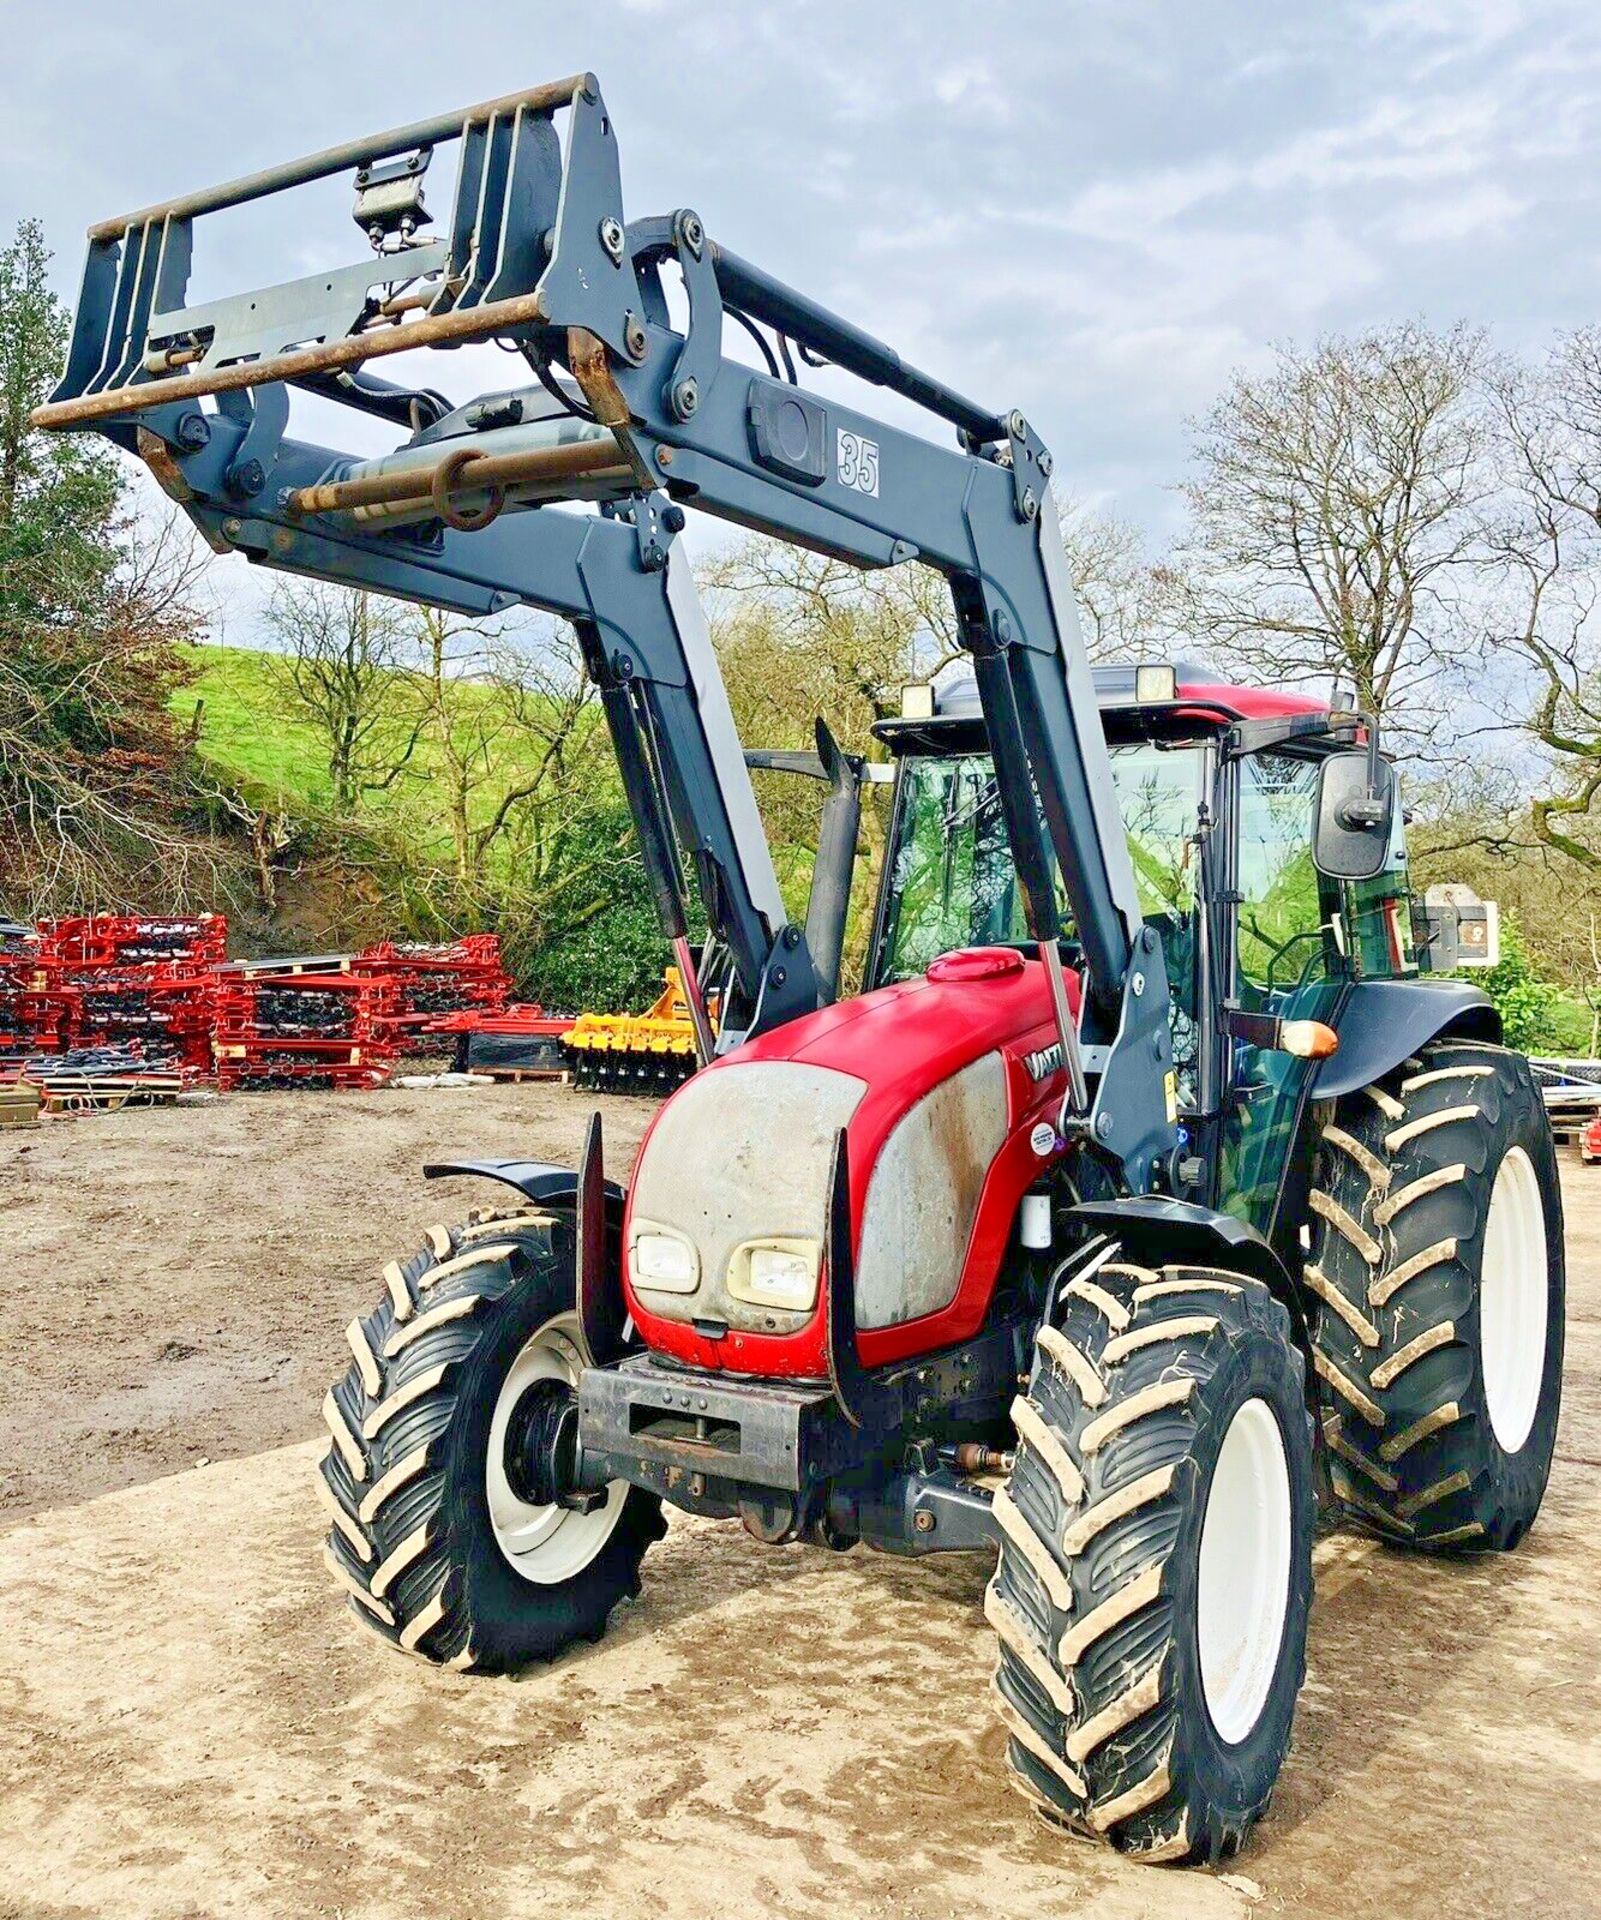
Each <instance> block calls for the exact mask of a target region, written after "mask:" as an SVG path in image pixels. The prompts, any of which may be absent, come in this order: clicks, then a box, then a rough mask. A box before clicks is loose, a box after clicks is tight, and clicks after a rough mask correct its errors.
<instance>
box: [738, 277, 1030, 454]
mask: <svg viewBox="0 0 1601 1920" xmlns="http://www.w3.org/2000/svg"><path fill="white" fill-rule="evenodd" d="M712 258H713V260H714V261H715V262H716V263H717V285H718V288H719V289H720V291H721V292H722V296H723V299H724V300H725V301H726V302H727V303H728V305H729V306H731V307H738V308H740V309H741V310H742V311H743V312H747V313H749V314H750V315H751V317H752V318H753V319H756V320H765V321H766V322H767V324H768V325H769V326H770V327H776V328H777V329H778V330H779V332H780V333H784V334H787V335H788V336H789V337H790V339H792V340H798V341H799V342H800V343H801V345H802V346H806V347H810V348H811V350H812V352H813V353H820V354H822V355H824V356H825V357H826V358H827V359H829V360H832V361H833V363H834V365H835V366H837V367H843V368H844V369H845V371H846V372H847V373H854V374H855V375H856V376H857V378H858V379H861V380H867V381H870V382H871V383H872V385H874V386H877V387H889V388H892V389H893V390H894V391H895V392H896V393H901V394H904V395H905V396H906V398H907V399H908V400H913V401H915V402H916V403H917V405H918V406H920V407H927V408H928V410H929V411H930V412H931V413H937V414H938V415H939V416H940V418H941V419H942V420H949V421H950V422H951V423H952V424H953V425H954V426H958V427H960V428H961V429H962V431H963V432H964V433H970V434H972V435H973V436H974V437H975V439H978V440H1004V439H1005V438H1006V422H1005V421H1004V420H1003V419H1002V418H1001V417H1000V415H999V414H996V413H992V412H991V411H990V410H989V408H988V407H981V406H980V405H979V404H978V402H977V401H976V400H968V399H966V398H965V397H964V396H963V395H962V394H959V393H958V392H957V391H956V390H955V388H954V387H948V386H946V385H945V383H944V381H942V380H936V379H934V377H933V376H932V375H931V374H927V373H921V372H919V371H918V369H917V368H916V367H909V366H907V364H906V362H905V361H904V360H902V358H901V357H900V355H899V354H898V353H897V352H896V351H895V349H894V348H893V347H890V346H886V345H885V344H884V342H883V341H882V340H875V339H874V338H873V336H872V335H871V334H870V333H864V332H863V331H862V329H861V328H860V327H853V326H852V325H851V323H850V322H849V321H848V320H842V319H840V317H839V315H838V314H835V313H830V312H829V310H828V308H827V307H824V306H819V305H818V303H817V302H816V301H815V300H810V299H808V298H807V296H806V295H805V294H804V293H797V292H796V291H795V289H794V288H793V287H786V286H785V285H784V283H783V281H782V280H775V279H774V278H773V276H772V275H771V274H770V273H765V272H763V270H762V269H761V268H760V267H754V266H752V265H751V263H750V262H749V261H748V260H742V259H740V257H739V255H738V254H737V253H730V252H729V251H728V249H727V248H726V247H720V246H717V245H716V244H715V243H714V244H713V246H712Z"/></svg>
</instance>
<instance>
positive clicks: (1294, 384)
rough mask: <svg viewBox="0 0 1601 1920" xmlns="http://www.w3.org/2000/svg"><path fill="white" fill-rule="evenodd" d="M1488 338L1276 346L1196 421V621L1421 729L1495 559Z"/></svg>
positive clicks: (1281, 668)
mask: <svg viewBox="0 0 1601 1920" xmlns="http://www.w3.org/2000/svg"><path fill="white" fill-rule="evenodd" d="M1485 358H1486V349H1485V343H1484V337H1483V335H1482V334H1481V333H1479V332H1477V331H1475V330H1473V329H1471V328H1468V327H1466V326H1457V327H1453V328H1452V329H1450V330H1449V331H1448V332H1444V333H1435V332H1431V331H1430V330H1429V329H1428V328H1426V327H1424V326H1422V325H1420V324H1417V323H1415V322H1409V323H1406V324H1404V325H1400V326H1393V327H1387V328H1381V329H1377V330H1374V331H1372V332H1368V333H1364V334H1360V335H1357V336H1355V337H1354V338H1350V339H1326V340H1321V341H1319V342H1318V343H1317V344H1316V345H1315V346H1314V347H1313V348H1312V349H1311V350H1310V351H1308V352H1298V351H1296V350H1294V349H1292V348H1289V347H1281V348H1279V349H1278V351H1277V353H1276V355H1275V358H1274V361H1273V364H1272V365H1271V367H1270V368H1269V369H1268V371H1267V372H1266V373H1264V374H1261V375H1253V374H1245V373H1241V374H1238V375H1236V376H1235V378H1234V380H1233V381H1232V382H1231V384H1230V386H1229V387H1228V389H1227V391H1226V392H1225V393H1224V394H1223V396H1222V397H1221V398H1220V399H1219V400H1218V401H1217V403H1216V404H1215V405H1214V406H1213V407H1212V408H1211V410H1210V411H1209V412H1208V413H1207V414H1205V415H1204V416H1203V417H1202V418H1201V419H1200V420H1199V421H1198V422H1196V423H1195V427H1194V431H1195V449H1194V461H1195V467H1194V473H1193V477H1192V478H1191V479H1190V481H1189V482H1188V484H1187V485H1186V486H1185V489H1184V492H1185V495H1186V498H1187V500H1188V503H1189V509H1190V527H1189V533H1188V537H1187V539H1186V540H1185V542H1184V543H1183V546H1182V547H1181V549H1180V556H1179V559H1180V579H1181V583H1182V589H1183V592H1182V618H1183V620H1184V622H1185V625H1186V626H1187V628H1188V631H1189V634H1190V636H1191V637H1192V638H1194V639H1195V640H1196V641H1198V642H1199V643H1201V644H1202V645H1203V646H1212V647H1216V648H1217V649H1218V651H1219V652H1220V653H1221V654H1222V655H1223V656H1224V657H1225V658H1228V659H1230V660H1231V661H1233V662H1236V663H1238V664H1240V665H1243V666H1244V667H1246V668H1247V669H1248V670H1252V671H1255V672H1258V673H1262V674H1265V675H1269V676H1272V677H1293V678H1295V679H1304V678H1306V677H1308V676H1312V675H1318V676H1324V675H1326V676H1329V677H1330V678H1337V679H1338V680H1339V681H1340V682H1341V684H1342V686H1343V688H1344V689H1345V691H1346V692H1347V693H1348V694H1354V696H1355V699H1356V702H1357V704H1358V705H1359V706H1361V707H1363V708H1365V709H1367V710H1369V711H1372V712H1375V713H1386V714H1389V715H1390V716H1391V718H1392V720H1402V719H1405V720H1407V721H1410V723H1411V724H1412V726H1413V727H1415V728H1417V727H1421V726H1422V725H1423V714H1422V708H1423V706H1424V702H1425V697H1426V695H1427V693H1428V690H1429V689H1430V688H1431V687H1432V686H1433V684H1434V683H1435V682H1436V681H1437V680H1438V679H1439V677H1440V676H1441V674H1442V673H1444V672H1445V671H1446V670H1447V669H1448V667H1449V665H1450V663H1451V662H1452V660H1453V659H1454V658H1455V657H1457V655H1458V654H1459V653H1460V652H1461V651H1462V649H1463V648H1464V647H1465V645H1466V644H1467V640H1468V630H1469V629H1470V628H1471V624H1472V623H1471V621H1467V622H1465V621H1464V619H1463V617H1462V614H1461V609H1460V597H1461V595H1462V594H1464V593H1465V592H1466V591H1467V590H1468V589H1469V587H1470V585H1471V584H1472V581H1473V579H1474V569H1475V567H1476V565H1477V562H1478V561H1479V559H1480V558H1481V548H1480V533H1481V526H1480V509H1481V506H1482V503H1483V498H1484V494H1485V491H1486V487H1487V485H1488V481H1487V476H1486V471H1485V455H1486V447H1487V439H1488V424H1487V421H1486V418H1485V408H1484V405H1483V401H1482V394H1481V388H1480V375H1481V372H1482V370H1483V367H1484V364H1485Z"/></svg>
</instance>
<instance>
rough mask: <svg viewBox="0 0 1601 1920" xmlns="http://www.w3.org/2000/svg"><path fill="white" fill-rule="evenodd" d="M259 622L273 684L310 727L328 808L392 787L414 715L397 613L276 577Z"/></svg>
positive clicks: (418, 723) (345, 809) (415, 725)
mask: <svg viewBox="0 0 1601 1920" xmlns="http://www.w3.org/2000/svg"><path fill="white" fill-rule="evenodd" d="M267 625H268V626H269V627H270V628H271V630H272V632H273V633H274V634H275V635H276V636H277V638H278V640H279V642H280V643H281V645H282V647H283V650H284V651H283V655H282V658H281V659H280V660H278V661H277V662H276V663H275V664H276V669H277V671H276V674H275V678H276V680H277V684H278V687H279V690H280V691H281V692H282V694H283V695H285V696H286V697H287V699H288V700H289V702H290V704H291V705H292V706H293V707H294V708H296V709H298V711H299V712H300V714H301V716H302V717H303V718H304V719H305V720H307V721H308V722H309V723H310V724H311V726H312V727H313V728H314V729H315V731H316V733H317V736H318V738H319V740H320V742H321V744H322V747H323V750H324V752H325V754H326V756H327V766H328V784H329V790H330V797H331V799H332V802H333V806H334V809H335V811H336V812H338V813H340V814H349V813H352V812H354V810H355V808H356V807H357V805H358V804H359V803H360V801H361V800H362V798H363V796H364V795H366V794H368V793H373V792H378V791H382V790H383V789H385V788H389V787H392V786H393V785H394V784H395V782H396V780H398V779H399V777H400V775H401V772H402V771H403V770H404V769H405V767H406V766H407V765H408V763H409V762H410V759H411V756H412V753H413V752H414V750H415V748H416V745H417V740H418V737H419V735H420V732H421V727H422V719H421V716H420V715H419V713H418V712H417V711H416V708H415V703H414V702H412V701H411V700H410V699H409V698H408V695H409V692H410V689H409V688H408V687H407V685H406V683H405V681H404V679H403V678H402V671H401V670H402V668H403V666H404V664H405V648H406V645H407V641H408V639H409V625H410V623H409V620H408V616H407V613H406V611H405V610H404V609H403V608H401V607H399V606H397V605H396V604H394V603H393V602H391V601H388V600H380V599H375V598H374V596H373V595H371V594H367V593H353V592H351V591H350V590H349V589H348V588H345V587H335V586H329V585H327V584H326V583H325V582H322V581H300V580H292V581H280V582H279V584H278V585H277V586H276V587H275V588H274V590H273V595H272V599H271V602H270V603H269V605H268V609H267Z"/></svg>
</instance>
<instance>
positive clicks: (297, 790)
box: [172, 647, 328, 805]
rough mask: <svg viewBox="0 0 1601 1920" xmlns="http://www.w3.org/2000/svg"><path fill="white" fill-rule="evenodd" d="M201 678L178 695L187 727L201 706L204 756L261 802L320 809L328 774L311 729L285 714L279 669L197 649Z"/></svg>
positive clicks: (262, 658) (250, 655) (220, 650)
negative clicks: (268, 800) (196, 709)
mask: <svg viewBox="0 0 1601 1920" xmlns="http://www.w3.org/2000/svg"><path fill="white" fill-rule="evenodd" d="M195 652H196V654H197V655H198V656H199V658H200V660H201V662H202V665H201V670H200V674H199V676H198V678H197V679H196V680H195V681H194V682H193V683H192V684H191V685H189V686H187V687H185V688H183V689H182V691H181V692H179V693H177V694H175V695H174V696H173V701H172V708H173V712H174V713H175V714H176V715H177V717H178V719H179V720H180V721H182V722H183V723H184V724H185V725H189V724H191V723H192V721H193V718H194V713H195V708H196V706H197V704H198V706H199V707H200V750H201V752H202V753H203V754H204V755H205V756H206V758H207V759H208V760H211V761H214V762H215V763H216V764H217V766H218V767H220V768H221V769H222V770H223V771H224V772H225V773H227V774H229V775H231V776H232V777H233V778H234V779H235V780H236V781H237V782H238V783H239V785H240V786H242V787H243V788H245V789H246V790H247V791H248V792H249V793H251V794H252V796H253V797H255V798H258V799H262V800H265V799H269V798H281V799H282V800H284V801H286V802H289V803H295V802H299V803H301V804H312V805H319V804H321V803H323V802H325V801H326V800H327V797H328V769H327V765H326V756H325V755H324V753H323V752H322V750H321V747H320V745H319V742H318V739H317V735H316V733H315V731H314V730H313V729H312V727H311V726H310V725H309V724H307V723H306V722H304V721H301V720H298V719H297V718H296V717H295V716H294V715H293V714H292V713H289V712H287V711H286V710H285V704H284V700H283V697H282V695H281V693H280V692H279V691H278V685H277V681H276V679H275V673H276V671H277V670H278V663H275V662H274V661H273V660H272V659H271V658H270V657H269V656H268V655H266V654H262V653H257V652H254V651H253V650H251V649H250V648H247V647H197V648H196V649H195Z"/></svg>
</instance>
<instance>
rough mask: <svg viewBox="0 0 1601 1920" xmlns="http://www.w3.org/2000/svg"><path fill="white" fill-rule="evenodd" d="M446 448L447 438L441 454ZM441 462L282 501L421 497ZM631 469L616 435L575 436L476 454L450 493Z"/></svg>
mask: <svg viewBox="0 0 1601 1920" xmlns="http://www.w3.org/2000/svg"><path fill="white" fill-rule="evenodd" d="M452 451H463V449H452V448H450V447H449V445H448V443H447V447H446V456H445V457H446V458H447V459H448V458H449V457H450V453H451V452H452ZM443 464H444V461H443V460H441V461H439V462H436V463H435V464H434V465H433V466H428V467H402V468H400V469H398V470H392V471H390V472H387V473H368V474H360V475H358V476H357V477H356V478H355V479H353V480H334V481H330V482H328V483H327V484H326V485H324V486H318V487H298V488H296V490H295V491H294V492H293V493H292V494H290V496H289V499H288V501H287V502H286V503H285V504H286V505H287V506H288V509H289V511H290V512H291V513H301V514H305V513H348V512H350V511H351V510H352V509H354V508H356V507H383V506H398V505H400V504H402V503H403V502H406V501H410V500H426V499H427V498H428V496H429V495H430V494H431V493H432V492H433V490H434V478H435V475H436V474H437V473H438V472H439V469H440V467H441V466H443ZM630 471H632V470H631V468H630V467H629V465H628V462H627V460H626V459H625V458H624V455H623V450H622V448H621V447H620V446H619V445H618V444H617V440H616V437H615V436H614V435H612V434H607V435H606V437H605V438H604V439H603V440H577V441H573V442H571V443H569V444H568V445H566V446H559V447H535V448H532V449H530V450H529V451H528V452H526V453H503V454H492V453H486V454H480V455H478V456H476V457H475V458H474V459H472V460H471V461H468V462H466V463H465V464H464V465H463V466H462V467H461V469H460V473H459V477H458V478H457V480H456V483H455V485H454V486H452V487H450V488H448V489H447V491H448V492H450V493H479V492H482V491H483V490H484V489H486V488H489V487H503V488H504V487H520V486H531V485H533V484H534V483H535V482H536V481H540V480H570V479H576V478H579V477H580V476H582V475H585V474H595V473H618V474H625V473H628V472H630Z"/></svg>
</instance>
